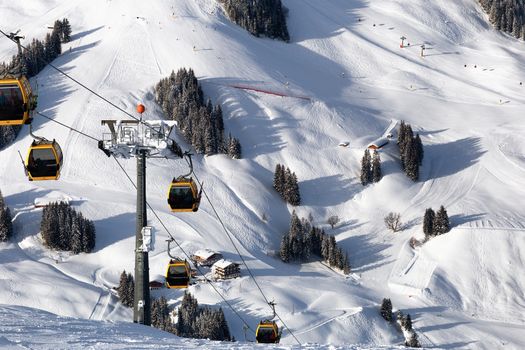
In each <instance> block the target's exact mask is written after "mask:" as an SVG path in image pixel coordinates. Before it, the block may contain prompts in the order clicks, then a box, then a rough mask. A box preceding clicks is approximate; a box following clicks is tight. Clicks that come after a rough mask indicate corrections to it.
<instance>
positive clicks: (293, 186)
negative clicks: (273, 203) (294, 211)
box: [285, 173, 301, 206]
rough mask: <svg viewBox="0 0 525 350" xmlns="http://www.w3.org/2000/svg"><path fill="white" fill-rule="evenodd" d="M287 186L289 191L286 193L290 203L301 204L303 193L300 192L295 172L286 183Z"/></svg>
mask: <svg viewBox="0 0 525 350" xmlns="http://www.w3.org/2000/svg"><path fill="white" fill-rule="evenodd" d="M285 184H286V186H287V189H286V190H287V192H285V195H287V197H288V203H290V204H291V205H293V206H298V205H300V204H301V194H300V193H299V183H298V182H297V175H295V173H292V174H291V176H290V178H289V181H287V182H286V183H285Z"/></svg>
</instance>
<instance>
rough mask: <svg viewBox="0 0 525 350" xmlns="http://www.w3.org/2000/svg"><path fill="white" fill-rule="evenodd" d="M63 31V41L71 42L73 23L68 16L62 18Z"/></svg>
mask: <svg viewBox="0 0 525 350" xmlns="http://www.w3.org/2000/svg"><path fill="white" fill-rule="evenodd" d="M61 32H62V42H63V43H68V42H70V41H71V25H70V24H69V20H68V19H67V18H64V19H63V20H62V25H61Z"/></svg>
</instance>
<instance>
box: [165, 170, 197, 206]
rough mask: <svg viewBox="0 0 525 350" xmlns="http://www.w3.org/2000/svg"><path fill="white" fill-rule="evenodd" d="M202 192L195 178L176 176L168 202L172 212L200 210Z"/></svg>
mask: <svg viewBox="0 0 525 350" xmlns="http://www.w3.org/2000/svg"><path fill="white" fill-rule="evenodd" d="M200 200H201V193H200V192H199V190H198V188H197V184H196V183H195V181H193V179H192V178H191V177H190V178H187V177H178V178H174V179H173V180H172V181H171V185H170V189H169V192H168V204H169V206H170V209H171V211H172V212H192V211H197V210H199V204H200Z"/></svg>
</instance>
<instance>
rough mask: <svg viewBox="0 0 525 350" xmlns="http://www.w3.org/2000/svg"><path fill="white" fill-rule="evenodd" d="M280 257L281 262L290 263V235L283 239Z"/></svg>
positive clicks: (284, 236)
mask: <svg viewBox="0 0 525 350" xmlns="http://www.w3.org/2000/svg"><path fill="white" fill-rule="evenodd" d="M279 255H280V257H281V260H282V261H283V262H285V263H287V262H290V260H291V252H290V240H289V236H288V234H285V235H283V238H282V239H281V247H280V249H279Z"/></svg>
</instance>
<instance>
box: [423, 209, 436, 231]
mask: <svg viewBox="0 0 525 350" xmlns="http://www.w3.org/2000/svg"><path fill="white" fill-rule="evenodd" d="M435 217H436V213H434V210H432V208H428V209H427V210H425V216H424V217H423V233H424V234H425V237H427V238H428V237H429V236H431V235H433V234H434V220H435Z"/></svg>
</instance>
